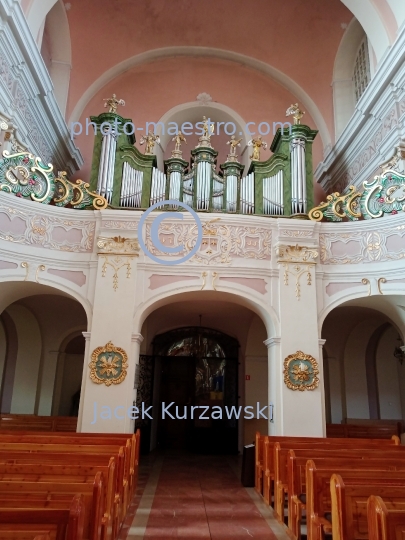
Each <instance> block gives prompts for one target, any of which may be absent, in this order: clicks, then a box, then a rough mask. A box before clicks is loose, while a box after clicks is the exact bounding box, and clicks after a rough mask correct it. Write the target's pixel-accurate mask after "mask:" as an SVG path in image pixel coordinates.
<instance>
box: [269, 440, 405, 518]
mask: <svg viewBox="0 0 405 540" xmlns="http://www.w3.org/2000/svg"><path fill="white" fill-rule="evenodd" d="M331 440H332V439H331ZM341 440H343V439H341ZM359 441H360V440H359ZM363 444H364V446H363ZM283 446H284V447H282V445H281V444H280V443H278V442H277V443H276V444H275V445H274V468H275V470H274V509H275V512H276V514H277V515H278V517H279V519H280V520H281V521H282V520H283V515H284V498H285V495H286V494H288V467H287V464H288V453H289V451H290V449H293V450H294V451H296V453H297V455H298V456H300V457H301V456H304V457H307V458H308V459H310V458H311V457H314V456H315V455H317V456H318V457H327V456H328V455H329V456H331V457H337V458H339V457H342V452H344V453H345V454H346V455H348V456H350V455H352V456H357V457H361V458H362V457H369V458H372V457H374V456H375V455H376V453H378V450H380V451H383V453H384V456H386V457H387V458H389V457H392V458H396V457H397V456H401V455H402V456H405V447H402V446H390V447H389V449H387V447H386V446H385V445H383V446H382V447H378V446H375V447H374V448H373V447H372V446H369V445H367V444H365V443H360V442H359V443H358V444H356V445H349V446H345V445H342V444H341V443H336V444H335V443H328V444H327V445H323V444H322V443H318V442H317V443H312V444H308V443H301V444H300V443H294V444H292V443H287V444H285V445H283ZM291 447H292V448H291ZM299 452H301V453H299Z"/></svg>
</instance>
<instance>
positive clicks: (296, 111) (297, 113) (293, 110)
mask: <svg viewBox="0 0 405 540" xmlns="http://www.w3.org/2000/svg"><path fill="white" fill-rule="evenodd" d="M304 114H305V112H304V111H301V109H300V108H299V107H298V103H296V104H295V105H290V106H289V107H288V109H287V110H286V113H285V115H286V116H292V117H293V118H294V125H298V124H301V118H302V117H303V116H304Z"/></svg>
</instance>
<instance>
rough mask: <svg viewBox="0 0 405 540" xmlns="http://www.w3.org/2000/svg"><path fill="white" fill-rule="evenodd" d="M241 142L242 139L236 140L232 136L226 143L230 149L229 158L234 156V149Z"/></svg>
mask: <svg viewBox="0 0 405 540" xmlns="http://www.w3.org/2000/svg"><path fill="white" fill-rule="evenodd" d="M241 140H242V139H238V140H236V138H235V135H232V137H231V140H230V141H228V142H227V143H226V144H229V145H230V149H229V155H230V156H236V147H237V146H240V142H241Z"/></svg>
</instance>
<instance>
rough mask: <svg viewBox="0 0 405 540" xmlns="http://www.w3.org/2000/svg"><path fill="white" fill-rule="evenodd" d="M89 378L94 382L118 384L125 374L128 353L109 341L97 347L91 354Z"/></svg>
mask: <svg viewBox="0 0 405 540" xmlns="http://www.w3.org/2000/svg"><path fill="white" fill-rule="evenodd" d="M89 367H90V378H91V380H92V381H93V382H95V383H96V384H105V385H106V386H111V385H112V384H120V383H122V381H123V380H124V379H125V377H126V376H127V368H128V355H127V353H126V352H125V351H124V349H121V348H120V347H115V346H114V345H113V343H112V342H111V341H109V342H108V343H107V345H105V346H104V347H97V349H94V351H93V353H92V355H91V362H90V364H89Z"/></svg>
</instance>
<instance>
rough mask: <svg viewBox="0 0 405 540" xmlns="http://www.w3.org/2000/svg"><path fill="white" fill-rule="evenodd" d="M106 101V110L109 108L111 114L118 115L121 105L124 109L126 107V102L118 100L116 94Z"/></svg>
mask: <svg viewBox="0 0 405 540" xmlns="http://www.w3.org/2000/svg"><path fill="white" fill-rule="evenodd" d="M104 101H105V103H104V108H105V109H106V108H107V107H108V112H109V113H114V114H116V112H117V108H118V106H119V105H121V106H122V107H124V106H125V101H124V100H123V99H117V96H116V94H113V95H112V97H110V98H108V99H105V100H104Z"/></svg>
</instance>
